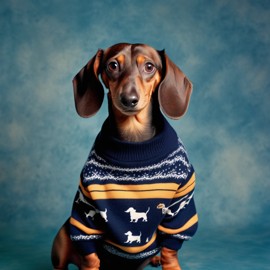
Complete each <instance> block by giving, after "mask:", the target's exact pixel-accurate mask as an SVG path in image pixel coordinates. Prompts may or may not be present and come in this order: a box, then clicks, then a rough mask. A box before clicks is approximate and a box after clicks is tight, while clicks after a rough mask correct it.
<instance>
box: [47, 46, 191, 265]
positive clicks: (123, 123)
mask: <svg viewBox="0 0 270 270" xmlns="http://www.w3.org/2000/svg"><path fill="white" fill-rule="evenodd" d="M99 75H101V78H102V81H103V83H104V85H105V86H106V87H107V88H108V90H109V92H108V100H109V115H110V116H109V118H110V122H111V123H112V126H113V127H114V128H113V129H112V130H111V132H112V134H114V136H115V137H116V138H118V139H119V140H122V141H128V142H134V143H137V142H145V141H148V140H151V139H152V138H153V137H154V136H155V135H156V134H158V133H159V116H160V111H159V107H161V109H162V111H163V113H164V114H165V115H167V116H168V117H170V118H172V119H177V118H179V117H181V116H182V115H183V114H184V113H185V112H186V110H187V107H188V103H189V99H190V95H191V92H192V84H191V83H190V81H189V80H188V79H187V78H186V76H185V75H184V74H183V72H182V71H181V70H180V69H179V68H178V67H177V66H176V65H175V64H174V63H173V62H172V61H171V60H170V59H169V58H168V56H167V55H166V54H165V52H164V51H157V50H155V49H153V48H152V47H149V46H147V45H143V44H127V43H120V44H116V45H114V46H112V47H110V48H108V49H107V50H105V51H103V50H98V52H97V54H96V55H95V56H94V57H93V58H92V59H91V60H90V61H89V62H88V64H87V65H86V66H85V67H84V68H83V69H82V70H81V71H80V72H79V73H78V74H77V75H76V76H75V78H74V80H73V86H74V96H75V104H76V110H77V112H78V114H79V115H80V116H82V117H90V116H93V115H94V114H95V113H96V112H97V111H98V110H99V109H100V107H101V105H102V102H103V98H104V90H103V86H102V84H101V82H100V81H99ZM77 200H79V199H77ZM179 209H180V208H179ZM148 211H149V210H148ZM99 213H100V214H102V213H101V212H99ZM126 213H127V211H126ZM164 213H165V212H164ZM91 214H92V215H94V214H95V211H92V213H90V212H89V213H88V216H89V215H91ZM134 214H135V215H136V213H134ZM141 215H143V219H141V220H142V221H147V219H146V218H147V217H146V213H143V214H141ZM92 218H93V219H94V217H93V216H92ZM103 218H104V216H103ZM139 219H140V216H137V219H136V217H135V219H134V220H131V221H130V222H132V221H134V222H137V221H138V220H139ZM69 223H70V221H69V220H68V221H67V222H66V223H65V224H64V225H63V226H62V228H61V229H60V230H59V232H58V234H57V236H56V237H55V240H54V243H53V248H52V262H53V266H54V269H67V266H68V264H69V263H72V264H75V265H77V266H78V267H79V269H81V270H98V269H104V270H107V269H108V268H106V266H102V267H101V266H100V257H102V254H98V253H97V252H93V253H90V254H82V253H80V251H79V249H78V248H77V247H76V245H75V244H74V243H73V242H72V241H71V239H70V229H69V226H70V224H69ZM139 240H140V239H139ZM139 240H138V241H139ZM131 241H133V239H131V240H130V242H131ZM126 243H127V242H126ZM101 260H106V256H105V257H104V256H103V257H102V259H101ZM150 260H151V258H150V257H149V258H147V259H145V261H143V262H141V263H140V264H139V265H136V266H134V269H143V268H144V267H145V266H146V265H147V264H148V263H149V262H150ZM152 262H153V263H158V262H160V263H161V264H162V269H163V270H170V269H174V270H177V269H180V265H179V263H178V259H177V251H175V250H171V249H169V248H167V247H163V248H162V249H161V257H155V258H154V259H152ZM104 265H106V263H105V264H104ZM109 265H110V266H109V269H118V270H119V269H120V268H118V265H113V261H110V262H109ZM100 267H101V268H100ZM121 269H122V268H121ZM129 270H131V269H130V268H129Z"/></svg>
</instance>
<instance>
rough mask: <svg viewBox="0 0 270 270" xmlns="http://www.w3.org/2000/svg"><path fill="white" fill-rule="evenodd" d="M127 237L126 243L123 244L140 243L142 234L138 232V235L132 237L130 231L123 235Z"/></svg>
mask: <svg viewBox="0 0 270 270" xmlns="http://www.w3.org/2000/svg"><path fill="white" fill-rule="evenodd" d="M125 235H127V237H128V238H127V241H126V242H125V243H128V244H132V243H133V242H136V243H141V236H142V233H141V232H140V234H139V235H133V234H132V232H131V231H128V232H126V233H125Z"/></svg>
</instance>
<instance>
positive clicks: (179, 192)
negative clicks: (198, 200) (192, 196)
mask: <svg viewBox="0 0 270 270" xmlns="http://www.w3.org/2000/svg"><path fill="white" fill-rule="evenodd" d="M195 179H196V177H195V173H193V174H192V176H191V178H190V179H189V181H188V182H187V183H186V184H185V185H184V186H183V187H181V188H179V189H178V190H177V192H176V194H175V196H174V198H179V197H183V196H185V195H187V194H188V193H189V192H191V191H192V190H193V189H194V188H195Z"/></svg>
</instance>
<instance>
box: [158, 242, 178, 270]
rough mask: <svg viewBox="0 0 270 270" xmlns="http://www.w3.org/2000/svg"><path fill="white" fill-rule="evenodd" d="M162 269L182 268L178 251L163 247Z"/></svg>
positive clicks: (173, 269)
mask: <svg viewBox="0 0 270 270" xmlns="http://www.w3.org/2000/svg"><path fill="white" fill-rule="evenodd" d="M160 260H161V265H162V270H181V267H180V265H179V262H178V257H177V251H175V250H171V249H168V248H165V247H163V248H162V249H161V259H160Z"/></svg>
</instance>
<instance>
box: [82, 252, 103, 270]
mask: <svg viewBox="0 0 270 270" xmlns="http://www.w3.org/2000/svg"><path fill="white" fill-rule="evenodd" d="M99 267H100V260H99V258H98V256H97V254H96V253H91V254H89V255H87V256H83V257H82V262H81V267H80V270H99Z"/></svg>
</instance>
